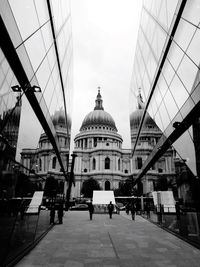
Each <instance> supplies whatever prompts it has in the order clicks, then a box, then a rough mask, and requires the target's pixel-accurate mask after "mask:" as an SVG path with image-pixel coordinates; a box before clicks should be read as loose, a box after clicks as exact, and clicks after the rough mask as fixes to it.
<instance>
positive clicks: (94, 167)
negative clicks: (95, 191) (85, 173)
mask: <svg viewBox="0 0 200 267" xmlns="http://www.w3.org/2000/svg"><path fill="white" fill-rule="evenodd" d="M92 169H93V170H95V169H96V159H95V158H93V160H92Z"/></svg>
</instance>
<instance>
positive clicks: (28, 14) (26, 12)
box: [9, 0, 39, 40]
mask: <svg viewBox="0 0 200 267" xmlns="http://www.w3.org/2000/svg"><path fill="white" fill-rule="evenodd" d="M9 3H10V5H11V8H12V11H13V14H14V17H15V20H16V22H17V25H18V27H19V30H20V34H21V36H22V38H23V40H24V39H26V38H27V37H28V36H30V35H31V34H32V33H33V32H34V31H35V30H36V29H38V28H39V23H38V19H37V15H36V10H35V6H34V2H33V0H20V1H15V0H9ZM22 10H23V16H22Z"/></svg>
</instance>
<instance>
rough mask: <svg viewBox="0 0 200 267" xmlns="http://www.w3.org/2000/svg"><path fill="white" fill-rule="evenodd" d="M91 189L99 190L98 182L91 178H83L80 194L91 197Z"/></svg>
mask: <svg viewBox="0 0 200 267" xmlns="http://www.w3.org/2000/svg"><path fill="white" fill-rule="evenodd" d="M93 190H101V187H100V185H99V183H98V182H97V181H96V180H94V179H93V178H89V179H87V180H85V181H84V182H83V185H82V188H81V194H82V195H83V196H84V197H89V198H92V196H93Z"/></svg>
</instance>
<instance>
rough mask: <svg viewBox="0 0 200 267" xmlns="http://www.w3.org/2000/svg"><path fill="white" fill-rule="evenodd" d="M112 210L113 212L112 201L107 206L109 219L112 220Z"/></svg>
mask: <svg viewBox="0 0 200 267" xmlns="http://www.w3.org/2000/svg"><path fill="white" fill-rule="evenodd" d="M113 210H114V205H113V204H112V201H110V204H108V213H109V216H110V219H112V213H113Z"/></svg>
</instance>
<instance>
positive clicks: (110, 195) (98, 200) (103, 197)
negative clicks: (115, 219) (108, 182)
mask: <svg viewBox="0 0 200 267" xmlns="http://www.w3.org/2000/svg"><path fill="white" fill-rule="evenodd" d="M110 201H112V204H115V197H114V192H113V191H111V190H110V191H102V190H99V191H97V190H94V191H93V200H92V203H93V205H98V204H100V205H102V204H106V205H107V204H109V203H110Z"/></svg>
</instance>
